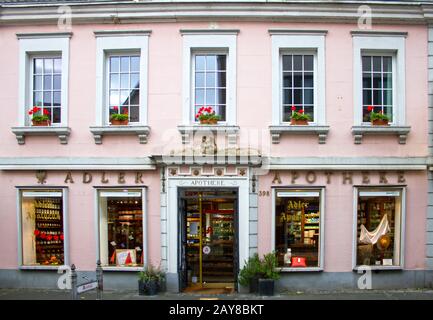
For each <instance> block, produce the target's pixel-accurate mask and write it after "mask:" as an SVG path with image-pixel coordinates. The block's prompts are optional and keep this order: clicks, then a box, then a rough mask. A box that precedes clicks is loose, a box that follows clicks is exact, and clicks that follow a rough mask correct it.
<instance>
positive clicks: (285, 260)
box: [275, 190, 321, 268]
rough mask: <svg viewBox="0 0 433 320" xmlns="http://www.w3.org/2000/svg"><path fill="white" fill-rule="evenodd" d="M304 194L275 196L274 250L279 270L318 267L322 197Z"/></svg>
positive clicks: (315, 192)
mask: <svg viewBox="0 0 433 320" xmlns="http://www.w3.org/2000/svg"><path fill="white" fill-rule="evenodd" d="M303 194H305V196H303V195H301V194H300V195H299V196H297V192H294V191H291V190H287V191H286V190H284V191H283V192H282V191H277V192H276V199H275V214H276V216H275V250H276V252H277V260H278V266H279V267H293V268H296V267H297V268H302V267H304V268H305V267H318V266H319V256H320V255H319V239H320V232H321V230H320V229H321V223H320V196H319V195H320V193H319V191H313V192H310V190H309V191H307V192H303ZM288 253H289V254H288Z"/></svg>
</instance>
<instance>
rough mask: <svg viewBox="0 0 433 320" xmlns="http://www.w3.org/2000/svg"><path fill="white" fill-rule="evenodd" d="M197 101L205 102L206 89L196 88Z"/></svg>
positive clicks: (198, 102) (197, 102) (199, 102)
mask: <svg viewBox="0 0 433 320" xmlns="http://www.w3.org/2000/svg"><path fill="white" fill-rule="evenodd" d="M195 103H196V104H204V90H202V89H197V90H195Z"/></svg>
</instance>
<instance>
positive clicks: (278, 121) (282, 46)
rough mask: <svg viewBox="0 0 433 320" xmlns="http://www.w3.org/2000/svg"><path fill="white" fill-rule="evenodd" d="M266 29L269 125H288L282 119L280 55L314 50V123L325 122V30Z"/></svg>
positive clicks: (309, 52) (323, 123)
mask: <svg viewBox="0 0 433 320" xmlns="http://www.w3.org/2000/svg"><path fill="white" fill-rule="evenodd" d="M307 31H308V30H305V32H304V30H302V31H299V30H269V33H270V34H271V40H272V53H271V54H272V125H290V124H289V123H288V122H287V121H282V120H283V119H282V115H283V108H282V55H283V54H286V53H290V54H291V53H292V52H293V53H296V52H302V51H304V52H308V54H311V53H312V52H314V53H315V54H314V56H315V58H314V60H315V70H314V85H315V87H314V99H315V101H314V108H315V109H314V112H315V114H314V117H315V121H314V123H310V124H309V125H313V126H314V125H325V124H326V117H325V104H326V100H325V99H326V97H325V35H326V30H323V31H321V30H319V31H314V30H313V31H310V32H307Z"/></svg>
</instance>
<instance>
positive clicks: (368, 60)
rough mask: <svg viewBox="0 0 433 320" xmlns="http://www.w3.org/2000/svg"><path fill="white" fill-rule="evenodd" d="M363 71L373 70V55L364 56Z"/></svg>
mask: <svg viewBox="0 0 433 320" xmlns="http://www.w3.org/2000/svg"><path fill="white" fill-rule="evenodd" d="M362 71H371V57H370V56H364V57H362Z"/></svg>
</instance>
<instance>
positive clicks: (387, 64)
mask: <svg viewBox="0 0 433 320" xmlns="http://www.w3.org/2000/svg"><path fill="white" fill-rule="evenodd" d="M383 72H392V57H383Z"/></svg>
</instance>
